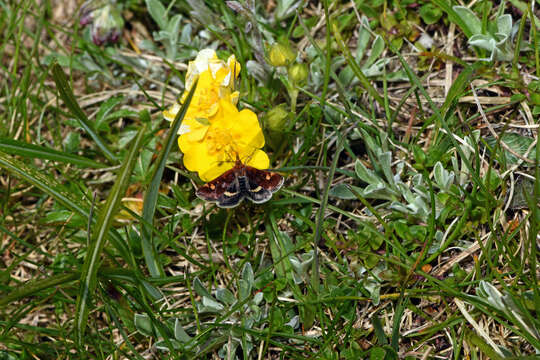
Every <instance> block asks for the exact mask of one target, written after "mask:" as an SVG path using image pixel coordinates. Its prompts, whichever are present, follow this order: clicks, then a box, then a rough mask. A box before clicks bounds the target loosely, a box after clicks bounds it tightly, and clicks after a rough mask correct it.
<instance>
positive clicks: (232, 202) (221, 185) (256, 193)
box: [197, 158, 284, 208]
mask: <svg viewBox="0 0 540 360" xmlns="http://www.w3.org/2000/svg"><path fill="white" fill-rule="evenodd" d="M283 181H284V179H283V176H281V175H280V174H278V173H275V172H271V171H267V170H259V169H256V168H254V167H251V166H247V165H245V164H243V163H242V162H241V161H240V159H238V158H237V160H236V162H235V165H234V167H233V168H232V169H230V170H228V171H227V172H225V173H224V174H223V175H221V176H219V177H218V178H216V179H214V180H212V181H210V182H209V183H207V184H205V185H203V186H201V187H199V189H198V190H197V196H198V197H199V198H201V199H203V200H206V201H210V202H216V203H217V206H219V207H222V208H233V207H235V206H237V205H238V204H240V203H241V202H242V201H243V200H244V199H245V198H247V199H249V200H251V201H252V202H254V203H255V204H261V203H264V202H266V201H268V200H270V198H272V194H273V193H275V192H276V191H278V190H279V189H280V188H281V186H282V185H283Z"/></svg>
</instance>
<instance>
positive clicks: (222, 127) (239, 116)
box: [178, 99, 270, 182]
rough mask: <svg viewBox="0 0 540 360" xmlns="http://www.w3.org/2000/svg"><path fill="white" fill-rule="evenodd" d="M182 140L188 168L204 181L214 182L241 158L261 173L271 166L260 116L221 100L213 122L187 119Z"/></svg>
mask: <svg viewBox="0 0 540 360" xmlns="http://www.w3.org/2000/svg"><path fill="white" fill-rule="evenodd" d="M182 125H183V126H184V128H183V131H182V134H181V135H180V137H179V138H178V145H179V146H180V150H182V152H183V153H184V166H185V167H186V168H187V169H188V170H190V171H196V172H198V173H199V177H200V178H201V179H202V180H203V181H206V182H208V181H211V180H213V179H215V178H216V177H218V176H220V175H221V174H223V173H224V172H226V171H227V170H229V169H231V168H232V167H233V166H234V162H235V160H236V159H237V158H238V159H240V160H241V161H242V163H243V164H245V165H248V166H252V167H255V168H258V169H267V168H268V166H269V165H270V160H269V159H268V155H266V153H265V152H264V151H262V150H260V149H261V148H262V147H263V146H264V135H263V133H262V129H261V127H260V125H259V120H258V119H257V115H256V114H255V113H254V112H252V111H251V110H248V109H244V110H242V111H238V109H237V108H236V106H235V105H234V104H233V103H231V102H228V101H226V100H223V99H220V100H219V106H218V111H217V112H216V114H215V115H214V117H213V119H212V121H211V122H203V121H200V120H197V119H195V118H190V119H184V122H183V124H182Z"/></svg>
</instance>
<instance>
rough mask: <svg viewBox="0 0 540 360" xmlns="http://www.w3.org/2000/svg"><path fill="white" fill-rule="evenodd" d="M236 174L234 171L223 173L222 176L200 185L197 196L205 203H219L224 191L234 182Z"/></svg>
mask: <svg viewBox="0 0 540 360" xmlns="http://www.w3.org/2000/svg"><path fill="white" fill-rule="evenodd" d="M235 178H236V174H235V172H234V169H231V170H229V171H227V172H225V173H224V174H223V175H221V176H219V177H217V178H216V179H214V180H212V181H210V182H209V183H207V184H204V185H202V186H201V187H199V188H198V189H197V192H196V194H197V196H198V197H199V198H201V199H203V200H206V201H213V202H215V201H219V199H220V198H221V197H222V196H223V194H224V193H225V191H227V189H228V188H229V187H230V186H231V184H233V183H234V182H235Z"/></svg>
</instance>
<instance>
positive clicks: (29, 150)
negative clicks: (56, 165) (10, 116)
mask: <svg viewBox="0 0 540 360" xmlns="http://www.w3.org/2000/svg"><path fill="white" fill-rule="evenodd" d="M0 151H3V152H5V153H7V154H11V155H19V156H24V157H28V158H32V159H36V158H37V159H47V160H52V161H58V162H62V163H66V164H73V165H77V166H80V167H85V168H93V169H100V168H104V167H107V165H104V164H101V163H98V162H97V161H94V160H91V159H88V158H85V157H83V156H78V155H72V154H68V153H65V152H62V151H58V150H54V149H50V148H47V147H45V146H40V145H35V144H29V143H26V142H22V141H17V140H12V139H8V138H4V137H0Z"/></svg>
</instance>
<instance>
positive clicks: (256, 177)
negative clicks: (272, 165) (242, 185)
mask: <svg viewBox="0 0 540 360" xmlns="http://www.w3.org/2000/svg"><path fill="white" fill-rule="evenodd" d="M246 176H247V178H248V179H249V183H250V187H252V188H251V189H250V190H252V191H253V190H255V189H256V188H257V186H260V187H262V188H263V189H265V190H268V191H269V192H270V193H275V192H276V191H278V190H279V189H280V188H281V185H283V180H284V179H283V176H281V175H280V174H278V173H275V172H271V171H266V170H259V169H255V168H253V167H251V166H246Z"/></svg>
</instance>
